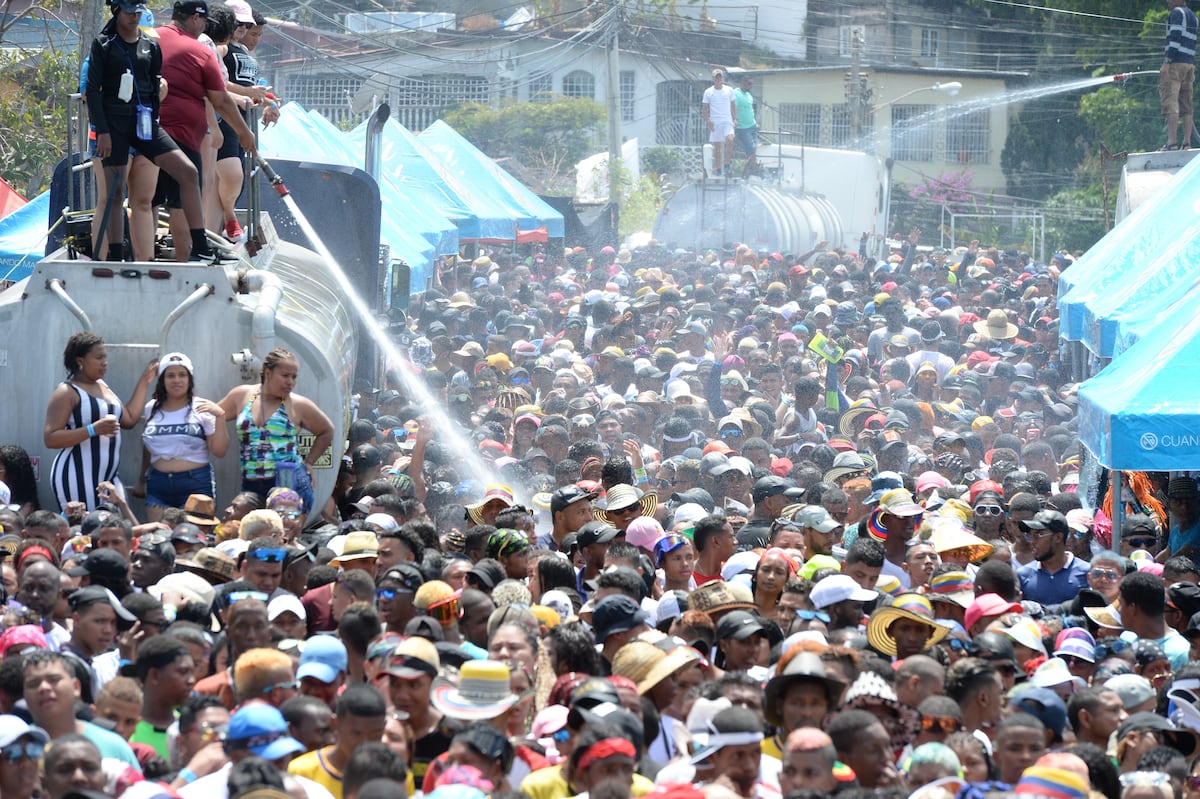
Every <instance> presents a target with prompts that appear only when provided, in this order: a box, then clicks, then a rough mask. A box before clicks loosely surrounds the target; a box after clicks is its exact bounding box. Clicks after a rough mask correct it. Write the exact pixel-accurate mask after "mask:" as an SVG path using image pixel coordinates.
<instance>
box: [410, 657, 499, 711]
mask: <svg viewBox="0 0 1200 799" xmlns="http://www.w3.org/2000/svg"><path fill="white" fill-rule="evenodd" d="M509 675H510V670H509V668H508V666H507V665H505V664H504V663H501V662H500V661H498V660H468V661H466V662H465V663H463V665H462V668H461V669H460V670H459V673H458V681H457V683H456V682H455V681H454V680H451V679H449V678H447V677H438V678H437V679H435V680H434V681H433V688H432V689H431V691H430V697H429V698H430V700H431V701H432V702H433V706H434V707H436V708H437V709H438V711H440V712H441V714H442V715H444V716H447V717H448V718H452V719H461V720H463V721H484V720H487V719H494V718H495V717H496V716H499V715H500V714H501V713H504V712H505V711H506V710H508V709H509V708H511V707H512V706H513V705H515V704H516V703H517V702H519V701H520V700H521V697H519V696H517V695H516V694H514V693H513V692H512V690H511V689H510V688H509Z"/></svg>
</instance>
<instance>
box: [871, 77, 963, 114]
mask: <svg viewBox="0 0 1200 799" xmlns="http://www.w3.org/2000/svg"><path fill="white" fill-rule="evenodd" d="M960 91H962V84H961V83H959V82H958V81H956V80H952V81H949V82H947V83H935V84H933V85H932V86H922V87H920V88H919V89H913V90H912V91H908V92H905V93H904V94H902V95H900V96H899V97H896V98H893V99H891V100H888V101H887V102H886V103H880V104H879V105H877V106H875V107H874V108H872V109H871V111H872V112H875V111H878V110H880V109H882V108H887V107H888V106H889V105H895V104H896V103H898V102H900V101H901V100H903V99H905V98H906V97H912V96H913V95H914V94H917V93H918V92H942V93H945V94H948V95H950V96H951V97H956V96H957V95H958V93H959V92H960Z"/></svg>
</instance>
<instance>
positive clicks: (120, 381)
mask: <svg viewBox="0 0 1200 799" xmlns="http://www.w3.org/2000/svg"><path fill="white" fill-rule="evenodd" d="M261 218H262V226H263V231H264V234H265V236H266V245H265V246H264V247H263V248H262V249H261V250H260V251H258V252H257V253H256V254H255V255H253V256H249V255H247V254H246V252H245V250H242V249H239V254H240V255H241V257H242V260H240V261H237V262H231V263H228V264H225V265H222V266H212V265H207V264H201V263H183V264H181V263H175V262H164V261H156V262H153V263H144V262H126V263H101V262H93V261H87V260H71V259H70V258H69V257H68V253H67V251H66V250H58V251H56V252H54V253H52V254H51V255H48V256H47V257H46V258H44V259H43V260H42V261H40V262H39V263H38V265H37V267H36V268H35V269H34V271H33V274H32V275H31V276H30V277H28V278H26V279H25V280H23V281H21V282H20V283H17V284H15V285H13V286H12V287H10V288H9V289H7V290H6V291H4V292H2V293H0V408H3V409H4V412H3V413H0V443H6V444H7V443H12V444H18V445H20V446H22V447H24V448H25V450H26V451H27V452H29V454H30V456H32V457H33V458H34V459H35V469H36V472H37V476H38V496H39V499H40V501H41V504H42V507H45V508H57V507H58V503H57V500H56V499H55V497H54V492H53V489H52V488H51V486H50V480H49V476H50V466H51V464H52V463H53V461H54V456H55V455H56V454H57V450H48V449H46V448H45V447H44V446H43V444H42V426H43V423H44V420H45V413H46V404H47V402H48V401H49V398H50V393H51V392H52V391H53V390H54V388H55V386H57V385H58V384H59V383H61V382H62V381H63V379H64V378H65V371H64V367H63V363H62V353H63V348H64V347H65V345H66V343H67V339H68V338H70V337H71V335H72V334H74V333H76V332H78V331H80V330H91V331H93V332H95V333H96V334H98V335H99V336H101V337H102V338H103V339H104V341H105V343H106V345H107V347H108V354H109V365H108V374H107V376H106V378H105V381H106V382H107V383H108V384H109V386H111V387H112V389H113V390H114V391H116V392H117V394H118V395H119V396H120V397H121V399H122V401H125V400H127V399H128V398H129V396H130V394H131V393H132V390H133V388H134V386H135V384H136V381H137V379H138V378H139V377H140V376H141V374H142V372H143V371H144V370H145V367H146V364H147V363H148V362H149V361H150V360H151V359H152V358H156V357H158V356H160V355H162V354H165V353H167V352H172V351H176V350H178V351H181V352H185V353H187V354H188V356H189V357H191V359H192V362H193V364H194V367H195V379H196V393H197V395H198V396H203V397H206V398H208V399H213V400H219V399H221V398H222V397H223V396H224V395H225V393H226V392H227V391H229V389H230V388H232V387H233V386H234V385H237V384H239V383H257V382H258V373H259V368H260V366H261V364H262V359H263V357H264V356H265V355H266V354H267V353H268V352H269V351H270V350H271V349H272V348H273V347H277V346H278V347H284V348H286V349H288V350H291V351H292V352H294V353H295V354H296V356H297V357H298V358H299V360H300V377H299V381H298V383H297V386H296V391H297V392H299V393H300V394H303V395H304V396H306V397H309V398H310V399H312V400H313V401H314V402H316V404H317V405H318V406H319V407H320V408H321V409H322V410H324V411H325V413H326V414H328V416H329V418H330V420H331V421H332V422H333V427H334V435H333V440H334V442H335V444H334V446H333V448H331V450H330V451H329V452H327V453H326V455H325V456H324V457H323V458H322V459H321V462H320V463H319V464H318V466H317V467H316V468H315V469H314V470H313V476H314V478H315V485H314V493H315V499H316V503H317V504H316V507H318V508H319V507H321V505H322V504H323V503H324V502H325V500H326V499H327V498H328V497H329V495H330V494H331V492H332V491H333V485H334V483H335V481H336V479H337V473H338V467H339V465H340V460H341V451H340V443H339V442H343V441H345V439H346V426H347V419H348V404H347V403H348V398H349V396H350V383H351V380H352V379H353V370H354V361H355V357H356V354H357V353H356V347H357V336H356V333H355V325H354V324H353V320H352V317H351V313H350V311H349V306H348V304H347V302H346V300H345V298H344V297H343V296H342V294H341V291H340V290H339V289H338V287H337V286H336V284H335V283H334V281H333V280H332V279H331V278H330V276H329V273H328V270H327V268H326V267H325V265H324V264H323V263H322V261H321V259H320V257H319V256H318V255H317V254H316V253H314V252H312V251H310V250H307V249H304V248H302V247H300V246H298V245H295V244H290V243H287V242H284V241H280V240H279V238H278V236H276V235H275V232H274V229H273V228H272V227H271V224H270V220H269V218H268V217H267V216H266V215H265V214H264V215H262V217H261ZM230 432H231V442H230V448H229V452H228V453H227V454H226V456H225V457H224V458H221V459H215V460H214V466H215V468H216V474H217V501H218V503H224V502H227V501H228V500H229V499H231V498H232V497H233V495H234V494H235V493H237V491H239V490H240V477H239V472H240V469H239V456H238V450H237V446H236V435H235V434H234V431H232V430H231V431H230ZM302 445H303V441H302ZM335 450H336V451H335ZM141 463H142V444H141V436H140V426H139V427H135V428H134V429H133V430H127V431H124V432H123V435H122V446H121V480H122V482H123V483H124V484H125V486H126V488H129V487H130V486H132V485H133V484H134V483H136V482H137V475H138V470H139V469H140V468H141ZM131 502H133V500H132V499H131ZM134 504H135V508H136V507H138V506H137V504H136V503H134ZM221 507H224V505H223V504H219V505H218V508H221Z"/></svg>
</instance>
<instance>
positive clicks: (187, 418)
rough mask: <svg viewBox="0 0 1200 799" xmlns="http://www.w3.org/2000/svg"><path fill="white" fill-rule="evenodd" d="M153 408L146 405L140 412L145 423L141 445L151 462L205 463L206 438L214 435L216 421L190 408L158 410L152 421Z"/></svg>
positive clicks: (209, 415)
mask: <svg viewBox="0 0 1200 799" xmlns="http://www.w3.org/2000/svg"><path fill="white" fill-rule="evenodd" d="M153 404H154V403H153V402H147V403H146V407H145V408H144V409H143V410H142V418H143V419H145V420H146V429H145V432H143V433H142V444H143V445H144V446H145V447H146V449H147V451H149V453H150V462H151V463H155V462H157V461H160V460H182V461H190V462H191V463H208V437H209V436H211V435H212V434H213V433H214V432H216V429H217V417H215V416H213V415H212V414H211V413H197V412H196V409H195V408H194V407H193V406H191V405H186V406H184V407H182V408H180V409H179V410H177V411H164V410H163V409H162V408H159V409H158V410H157V411H155V413H154V417H153V418H151V417H150V408H151V407H152V406H153Z"/></svg>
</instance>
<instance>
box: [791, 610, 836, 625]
mask: <svg viewBox="0 0 1200 799" xmlns="http://www.w3.org/2000/svg"><path fill="white" fill-rule="evenodd" d="M796 618H798V619H803V620H804V621H812V620H813V619H816V620H817V621H819V622H822V623H823V624H828V623H829V614H828V613H826V612H825V611H823V610H803V609H802V610H797V611H796Z"/></svg>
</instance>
